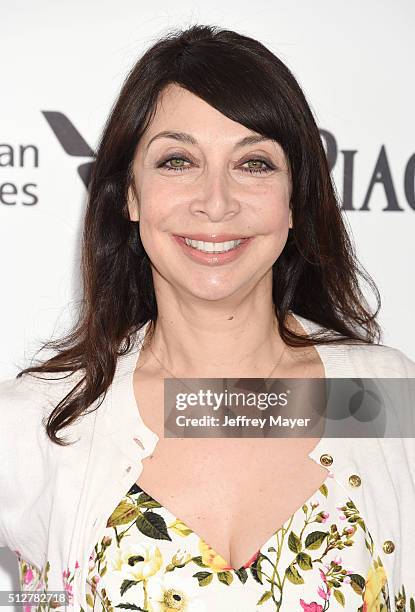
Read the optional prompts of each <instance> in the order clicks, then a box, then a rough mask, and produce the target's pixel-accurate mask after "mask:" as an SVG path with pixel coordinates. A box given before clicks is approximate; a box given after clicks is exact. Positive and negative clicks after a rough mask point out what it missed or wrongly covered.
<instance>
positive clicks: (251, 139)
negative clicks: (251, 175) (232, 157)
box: [146, 130, 276, 151]
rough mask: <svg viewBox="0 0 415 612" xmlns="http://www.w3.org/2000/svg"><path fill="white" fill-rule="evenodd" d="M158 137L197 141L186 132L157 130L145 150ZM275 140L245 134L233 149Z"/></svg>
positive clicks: (190, 141)
mask: <svg viewBox="0 0 415 612" xmlns="http://www.w3.org/2000/svg"><path fill="white" fill-rule="evenodd" d="M158 138H172V139H173V140H178V141H179V142H184V143H186V144H191V145H197V144H198V142H197V140H196V139H195V138H193V136H191V135H190V134H186V132H172V131H169V130H164V131H163V132H159V133H158V134H156V135H155V136H153V138H151V140H150V142H149V143H148V144H147V146H146V151H147V150H148V148H149V146H150V145H151V143H152V142H154V141H155V140H157V139H158ZM266 141H268V142H276V141H275V140H273V139H272V138H267V137H266V136H261V135H260V134H252V135H249V136H245V137H244V138H241V139H240V140H238V141H237V142H236V143H235V144H234V147H233V148H234V149H236V148H240V147H244V146H246V145H252V144H257V143H258V142H266Z"/></svg>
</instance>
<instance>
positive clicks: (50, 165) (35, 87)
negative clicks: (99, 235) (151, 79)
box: [0, 0, 415, 611]
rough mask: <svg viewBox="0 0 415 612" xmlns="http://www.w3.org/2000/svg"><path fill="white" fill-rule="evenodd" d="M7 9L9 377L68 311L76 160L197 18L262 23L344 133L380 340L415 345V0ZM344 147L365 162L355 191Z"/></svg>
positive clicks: (3, 118) (4, 119) (10, 583)
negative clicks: (129, 89)
mask: <svg viewBox="0 0 415 612" xmlns="http://www.w3.org/2000/svg"><path fill="white" fill-rule="evenodd" d="M1 21H2V35H1V38H0V57H1V64H0V80H1V85H2V87H1V91H2V94H1V96H0V106H1V114H0V258H1V263H2V266H1V272H2V289H3V291H2V299H1V316H0V333H1V344H0V378H6V377H11V376H14V375H15V374H16V373H17V371H18V369H20V368H21V367H24V366H27V365H28V361H29V359H30V358H31V357H32V356H33V354H34V352H35V351H36V350H37V349H38V348H39V347H40V343H41V341H43V340H47V339H50V338H52V337H53V338H56V337H58V336H59V335H60V333H61V332H63V331H64V330H66V329H67V327H68V325H69V324H70V321H71V320H72V316H73V305H74V301H75V300H76V299H77V298H78V297H79V291H78V266H79V255H80V253H79V243H80V221H81V216H82V213H83V209H84V205H85V196H86V192H85V187H84V184H83V182H82V180H81V178H80V177H79V175H78V173H77V168H78V166H79V165H80V164H82V163H87V162H88V161H91V158H90V156H89V155H90V153H89V150H88V146H89V147H90V148H91V149H94V148H95V147H96V145H97V142H98V137H99V134H100V131H101V129H102V127H103V124H104V121H105V119H106V117H107V114H108V112H109V110H110V107H111V104H112V102H113V101H114V99H115V97H116V96H117V93H118V91H119V88H120V86H121V83H122V81H123V79H124V77H125V75H126V73H127V72H128V70H129V69H130V67H131V66H132V64H133V63H134V62H135V61H136V60H137V58H138V57H139V56H140V55H141V53H142V52H143V51H144V49H145V48H147V47H148V46H149V45H151V44H152V43H153V42H155V40H156V39H157V38H158V37H159V36H160V35H162V34H163V33H165V32H166V31H167V30H168V29H169V28H170V27H187V26H189V25H192V24H193V23H210V24H215V25H219V26H222V27H226V28H229V29H234V30H236V31H239V32H240V33H242V34H247V35H249V36H253V37H254V38H257V39H259V40H260V41H261V42H263V43H264V44H265V45H267V46H268V47H269V48H270V49H271V50H272V51H273V52H274V53H276V54H277V55H278V56H279V57H280V58H281V59H282V60H283V61H284V62H285V63H286V64H287V65H288V66H289V68H290V69H291V70H292V71H293V73H294V74H295V76H296V77H297V79H298V80H299V82H300V85H301V86H302V87H303V89H304V91H305V94H306V96H307V98H308V101H309V103H310V105H311V108H312V109H313V112H314V114H315V116H316V120H317V124H318V126H319V127H320V129H321V130H326V131H327V132H328V133H329V134H331V136H332V137H333V138H334V141H332V144H335V146H336V149H337V158H336V163H335V166H334V169H333V176H334V178H335V181H336V185H337V189H338V192H339V195H340V196H341V197H342V198H343V197H344V202H345V205H347V207H348V208H354V210H348V211H347V212H344V213H343V214H344V215H345V217H346V221H347V223H348V226H349V228H350V232H351V234H352V238H353V242H354V244H355V245H356V249H357V253H358V256H359V259H360V261H361V263H362V264H363V265H364V266H365V267H366V269H367V270H368V272H369V273H370V274H371V275H372V277H373V278H374V280H375V282H376V283H377V285H378V287H379V290H380V293H381V297H382V310H381V314H380V319H379V320H380V323H381V324H382V326H383V329H384V336H383V342H384V343H386V344H389V345H391V346H396V347H398V348H400V349H401V350H403V351H404V352H406V354H407V355H408V356H409V357H411V358H412V359H415V345H414V339H415V332H414V329H413V325H412V324H413V319H414V315H415V311H414V306H413V304H414V300H415V282H414V262H415V245H414V243H415V195H414V168H415V138H414V136H415V133H414V127H413V109H414V104H415V85H414V79H413V76H412V72H413V69H412V66H413V59H414V52H415V37H414V36H413V31H414V25H415V4H414V2H413V1H412V0H396V1H395V2H393V3H391V2H389V1H388V2H387V1H386V0H366V1H365V2H360V1H358V0H348V2H340V1H337V2H333V0H330V1H329V0H315V1H314V2H312V3H311V2H308V0H301V1H292V2H286V1H281V0H273V1H269V2H265V1H263V0H256V1H255V3H253V2H246V1H245V0H237V1H235V0H231V1H227V2H225V3H222V2H219V1H216V0H211V1H210V2H209V3H202V2H196V1H195V0H190V1H189V0H182V2H180V3H171V2H167V1H166V0H159V1H158V2H157V4H155V3H144V2H138V1H137V0H124V1H123V2H118V3H115V2H109V1H108V0H82V1H81V0H72V1H71V2H66V3H64V2H55V1H53V0H36V2H33V1H31V0H26V1H22V0H14V2H13V3H8V4H7V9H5V4H3V6H2V9H1ZM45 112H59V113H62V114H63V115H65V116H66V117H67V118H68V120H69V121H70V122H71V123H72V124H73V125H74V126H75V128H76V129H77V131H78V132H79V134H80V135H81V136H82V137H83V139H84V140H85V147H84V151H83V152H82V153H83V155H82V156H80V157H76V156H74V155H71V154H70V151H65V150H64V149H63V147H62V145H61V144H60V142H59V140H58V139H57V138H56V136H55V134H54V132H53V130H52V129H51V127H50V125H49V123H48V122H47V120H46V118H45V115H44V114H43V113H45ZM28 145H31V147H29V148H27V149H26V150H25V152H24V154H23V159H21V147H28ZM353 152H354V153H353ZM345 160H346V164H350V163H353V170H354V171H353V181H352V182H350V181H349V183H348V186H347V189H346V193H344V185H343V177H344V172H345ZM371 185H372V186H371ZM405 185H406V188H405ZM362 207H363V209H362ZM42 356H43V355H42ZM16 567H17V565H16V560H15V556H14V554H13V553H11V552H9V551H7V550H6V549H2V550H1V551H0V590H2V589H9V588H15V589H17V582H16V576H17V573H16ZM20 609H21V608H20ZM5 610H6V611H7V610H11V608H5Z"/></svg>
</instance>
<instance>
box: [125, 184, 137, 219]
mask: <svg viewBox="0 0 415 612" xmlns="http://www.w3.org/2000/svg"><path fill="white" fill-rule="evenodd" d="M127 205H128V213H129V215H130V220H131V221H138V220H139V217H140V211H139V205H138V201H137V196H136V194H135V191H134V189H133V186H132V185H130V186H129V187H128V197H127Z"/></svg>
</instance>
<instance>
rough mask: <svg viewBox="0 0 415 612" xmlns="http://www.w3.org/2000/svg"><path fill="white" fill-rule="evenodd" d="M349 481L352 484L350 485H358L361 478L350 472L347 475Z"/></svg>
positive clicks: (360, 482)
mask: <svg viewBox="0 0 415 612" xmlns="http://www.w3.org/2000/svg"><path fill="white" fill-rule="evenodd" d="M349 483H350V484H351V485H352V487H360V485H361V484H362V479H361V478H360V476H358V475H357V474H352V475H351V476H349Z"/></svg>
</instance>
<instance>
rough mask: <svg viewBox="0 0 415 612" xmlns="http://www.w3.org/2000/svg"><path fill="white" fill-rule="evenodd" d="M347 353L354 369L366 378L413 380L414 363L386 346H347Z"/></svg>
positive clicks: (400, 351)
mask: <svg viewBox="0 0 415 612" xmlns="http://www.w3.org/2000/svg"><path fill="white" fill-rule="evenodd" d="M347 353H348V356H349V359H350V360H351V362H352V364H353V365H354V366H356V368H357V369H358V370H359V371H361V370H366V371H368V374H367V376H377V377H383V378H415V361H413V360H412V359H411V358H410V357H409V356H408V355H407V354H406V353H405V352H404V351H402V350H401V349H398V348H395V347H393V346H388V345H386V344H372V343H370V344H369V343H361V344H347Z"/></svg>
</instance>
